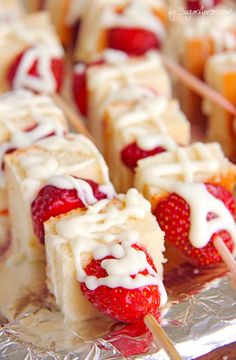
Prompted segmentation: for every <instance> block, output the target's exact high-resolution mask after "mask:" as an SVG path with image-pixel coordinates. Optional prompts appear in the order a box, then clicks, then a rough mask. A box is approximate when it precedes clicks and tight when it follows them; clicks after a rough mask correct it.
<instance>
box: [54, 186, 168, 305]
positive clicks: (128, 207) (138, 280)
mask: <svg viewBox="0 0 236 360" xmlns="http://www.w3.org/2000/svg"><path fill="white" fill-rule="evenodd" d="M119 199H120V201H122V202H123V203H124V207H122V208H117V207H115V206H109V200H101V201H99V202H97V203H96V204H95V205H93V206H91V207H90V208H89V209H88V210H87V211H86V212H85V213H84V214H83V215H81V216H75V217H72V218H68V219H64V220H60V221H59V222H58V223H57V224H56V232H57V234H58V235H59V237H61V238H64V239H66V240H68V241H69V243H70V246H71V249H72V252H73V257H74V261H75V266H76V273H77V279H78V281H80V282H85V284H86V286H87V287H88V288H89V289H91V290H94V289H96V288H97V287H98V286H100V285H106V286H108V287H111V288H116V287H119V286H120V287H123V288H127V289H135V288H138V287H141V286H145V285H157V286H158V288H159V291H160V294H161V304H162V305H163V304H164V303H165V302H166V300H167V296H166V292H165V289H164V286H163V284H162V282H161V279H160V278H159V276H158V275H157V273H156V272H155V271H154V270H153V269H152V268H151V267H150V265H149V264H148V262H147V260H146V256H145V254H144V253H143V252H142V251H137V250H135V249H133V248H132V245H133V244H136V243H138V241H139V234H138V232H136V231H125V222H126V221H127V220H128V219H129V218H136V219H143V218H144V217H145V216H146V215H147V213H149V212H150V204H149V203H148V202H147V201H146V200H145V199H144V198H143V197H142V196H141V195H140V194H138V192H137V190H135V189H130V190H129V191H128V193H127V195H126V196H124V195H122V196H119ZM112 227H116V228H117V227H120V228H121V229H120V231H119V232H118V233H116V234H114V233H112V232H111V233H109V230H111V228H112ZM86 253H88V254H91V255H92V257H93V258H94V259H96V260H98V259H102V258H104V257H106V256H108V255H112V256H113V257H114V259H107V260H103V261H102V263H101V265H102V267H103V268H104V269H106V271H107V273H108V276H107V277H105V278H100V279H98V278H96V277H95V276H88V275H87V274H86V273H85V271H84V269H83V266H82V263H81V257H82V254H86ZM144 269H147V270H148V275H145V276H144V275H141V274H137V273H138V272H140V271H143V270H144ZM135 274H136V275H135ZM130 275H135V277H134V278H131V276H130Z"/></svg>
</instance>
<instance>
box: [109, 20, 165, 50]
mask: <svg viewBox="0 0 236 360" xmlns="http://www.w3.org/2000/svg"><path fill="white" fill-rule="evenodd" d="M107 38H108V47H109V48H111V49H116V50H121V51H124V52H125V53H127V54H128V55H130V56H140V55H144V54H145V53H146V52H147V51H149V50H151V49H160V47H161V42H160V39H158V38H157V36H156V35H155V34H154V33H153V32H151V31H149V30H145V29H140V28H118V27H114V28H111V29H108V30H107Z"/></svg>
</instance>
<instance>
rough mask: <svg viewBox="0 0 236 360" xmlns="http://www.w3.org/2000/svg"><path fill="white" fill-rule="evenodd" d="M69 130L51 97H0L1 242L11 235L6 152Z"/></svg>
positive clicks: (23, 94)
mask: <svg viewBox="0 0 236 360" xmlns="http://www.w3.org/2000/svg"><path fill="white" fill-rule="evenodd" d="M66 131H67V122H66V119H65V117H64V115H63V113H62V111H61V110H60V109H59V108H58V107H57V106H56V105H55V104H54V102H53V101H52V100H51V98H49V97H48V96H42V95H34V94H33V93H30V92H26V91H23V90H21V91H18V92H13V93H7V94H5V95H2V96H0V179H1V180H0V199H1V201H0V214H1V215H0V223H1V233H0V241H4V240H5V239H6V237H7V235H9V225H8V205H7V194H6V184H5V176H4V169H5V163H4V155H5V154H8V153H11V152H13V151H15V150H16V149H18V148H22V147H26V146H29V145H30V144H32V143H34V142H36V141H37V140H40V139H42V138H45V137H48V136H51V135H53V134H54V135H55V134H57V135H59V136H62V135H63V133H64V132H66Z"/></svg>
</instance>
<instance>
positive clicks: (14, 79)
mask: <svg viewBox="0 0 236 360" xmlns="http://www.w3.org/2000/svg"><path fill="white" fill-rule="evenodd" d="M0 52H1V70H0V82H1V85H0V92H6V91H9V90H11V89H13V90H18V89H20V88H26V89H28V90H32V91H34V92H37V93H40V92H44V93H54V92H57V91H59V90H60V88H61V86H62V82H63V77H64V71H63V57H64V50H63V48H62V46H61V44H60V42H59V39H58V37H57V35H56V32H55V30H54V28H53V25H52V23H51V21H50V19H49V15H48V14H47V13H46V12H41V13H35V14H32V15H26V16H23V17H21V18H20V19H17V20H15V21H12V22H10V23H5V24H4V25H3V26H1V27H0Z"/></svg>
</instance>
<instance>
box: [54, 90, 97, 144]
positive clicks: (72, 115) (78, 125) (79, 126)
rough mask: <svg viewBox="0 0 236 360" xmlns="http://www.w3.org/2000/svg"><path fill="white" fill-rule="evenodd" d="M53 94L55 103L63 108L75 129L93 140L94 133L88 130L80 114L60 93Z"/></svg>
mask: <svg viewBox="0 0 236 360" xmlns="http://www.w3.org/2000/svg"><path fill="white" fill-rule="evenodd" d="M51 96H52V98H53V100H54V101H55V103H56V104H57V105H58V106H59V107H60V108H61V109H62V111H63V112H64V114H65V115H66V117H67V119H68V121H69V123H70V124H71V125H72V126H73V127H74V129H75V130H76V131H78V132H79V133H81V134H83V135H85V136H87V137H88V138H89V139H90V140H92V141H93V138H92V135H91V134H90V132H89V131H88V130H87V128H86V126H85V125H84V124H83V121H82V120H81V119H80V117H79V115H78V114H77V113H76V112H75V111H74V110H73V108H71V107H70V106H69V105H68V104H67V103H66V101H65V100H64V99H63V98H62V97H61V96H60V95H58V94H53V95H51Z"/></svg>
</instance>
